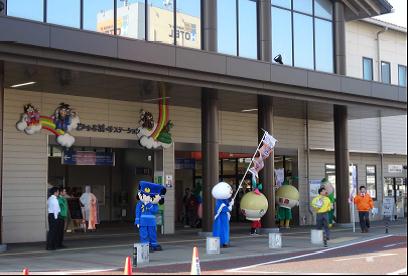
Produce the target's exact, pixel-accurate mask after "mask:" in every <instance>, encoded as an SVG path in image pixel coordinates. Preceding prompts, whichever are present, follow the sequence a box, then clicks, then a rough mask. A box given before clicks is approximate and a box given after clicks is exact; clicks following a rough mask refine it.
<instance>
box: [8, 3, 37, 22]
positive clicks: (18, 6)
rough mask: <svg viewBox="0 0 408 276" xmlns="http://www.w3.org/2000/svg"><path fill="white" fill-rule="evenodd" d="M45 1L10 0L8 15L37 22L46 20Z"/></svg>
mask: <svg viewBox="0 0 408 276" xmlns="http://www.w3.org/2000/svg"><path fill="white" fill-rule="evenodd" d="M43 4H44V1H43V0H30V1H20V0H8V1H7V15H9V16H15V17H20V18H26V19H31V20H36V21H43V20H44V6H43Z"/></svg>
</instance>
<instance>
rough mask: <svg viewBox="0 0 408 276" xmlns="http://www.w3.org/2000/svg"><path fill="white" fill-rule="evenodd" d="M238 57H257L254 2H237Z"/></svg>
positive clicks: (249, 0) (240, 0) (241, 0)
mask: <svg viewBox="0 0 408 276" xmlns="http://www.w3.org/2000/svg"><path fill="white" fill-rule="evenodd" d="M238 5H239V7H238V11H239V26H238V28H239V29H238V30H239V55H240V56H241V57H247V58H253V59H256V58H257V57H258V51H257V22H256V2H254V1H252V0H239V2H238Z"/></svg>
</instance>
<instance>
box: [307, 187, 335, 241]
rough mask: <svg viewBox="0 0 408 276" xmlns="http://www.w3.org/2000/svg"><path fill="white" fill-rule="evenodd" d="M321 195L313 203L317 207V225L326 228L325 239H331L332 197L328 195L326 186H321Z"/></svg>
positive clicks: (318, 227) (319, 227)
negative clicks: (330, 214) (330, 215)
mask: <svg viewBox="0 0 408 276" xmlns="http://www.w3.org/2000/svg"><path fill="white" fill-rule="evenodd" d="M318 192H319V195H318V196H316V197H315V198H314V199H313V200H312V202H311V205H312V207H313V208H314V209H315V211H316V213H317V216H316V226H317V229H319V230H321V229H322V228H323V229H324V233H325V239H326V240H329V239H330V231H329V212H330V210H331V209H332V208H331V202H330V199H329V198H328V197H327V191H326V188H324V187H320V189H319V191H318Z"/></svg>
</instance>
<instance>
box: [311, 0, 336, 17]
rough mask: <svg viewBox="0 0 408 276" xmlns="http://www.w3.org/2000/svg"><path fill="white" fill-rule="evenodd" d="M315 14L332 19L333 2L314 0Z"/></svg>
mask: <svg viewBox="0 0 408 276" xmlns="http://www.w3.org/2000/svg"><path fill="white" fill-rule="evenodd" d="M315 16H318V17H323V18H327V19H330V20H331V19H333V4H332V2H331V1H330V0H315Z"/></svg>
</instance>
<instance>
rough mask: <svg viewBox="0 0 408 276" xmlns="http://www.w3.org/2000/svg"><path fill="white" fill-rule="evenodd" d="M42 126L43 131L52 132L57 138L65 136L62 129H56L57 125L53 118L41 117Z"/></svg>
mask: <svg viewBox="0 0 408 276" xmlns="http://www.w3.org/2000/svg"><path fill="white" fill-rule="evenodd" d="M40 124H41V126H42V128H43V129H45V130H48V131H50V132H51V133H53V134H54V135H55V136H57V137H58V136H60V135H64V134H65V132H64V131H63V130H62V129H55V123H54V120H53V119H52V118H51V117H47V116H40Z"/></svg>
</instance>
